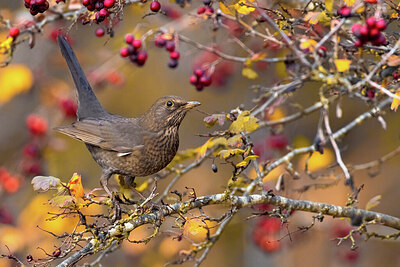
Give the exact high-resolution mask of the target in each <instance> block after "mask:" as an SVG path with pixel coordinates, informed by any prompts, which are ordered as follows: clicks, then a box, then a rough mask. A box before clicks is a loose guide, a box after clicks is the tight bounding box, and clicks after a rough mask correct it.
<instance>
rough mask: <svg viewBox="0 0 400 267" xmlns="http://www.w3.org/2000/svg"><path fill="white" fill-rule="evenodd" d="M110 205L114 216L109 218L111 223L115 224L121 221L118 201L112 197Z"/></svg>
mask: <svg viewBox="0 0 400 267" xmlns="http://www.w3.org/2000/svg"><path fill="white" fill-rule="evenodd" d="M112 203H113V212H114V214H113V216H112V218H111V222H115V221H118V220H120V219H121V205H120V204H119V201H118V199H117V198H116V197H115V196H113V197H112Z"/></svg>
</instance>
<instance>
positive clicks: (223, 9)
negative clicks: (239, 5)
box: [219, 1, 235, 16]
mask: <svg viewBox="0 0 400 267" xmlns="http://www.w3.org/2000/svg"><path fill="white" fill-rule="evenodd" d="M219 9H220V10H221V12H222V13H224V14H226V15H231V16H234V15H235V14H234V13H233V12H232V11H231V8H229V7H227V6H226V5H225V4H224V3H223V2H222V1H220V2H219Z"/></svg>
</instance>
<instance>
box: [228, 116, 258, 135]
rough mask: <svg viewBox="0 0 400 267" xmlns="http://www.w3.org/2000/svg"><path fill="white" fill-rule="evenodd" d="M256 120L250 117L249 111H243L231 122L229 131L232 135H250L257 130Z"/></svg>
mask: <svg viewBox="0 0 400 267" xmlns="http://www.w3.org/2000/svg"><path fill="white" fill-rule="evenodd" d="M258 126H259V125H258V119H257V118H255V117H253V116H250V111H248V110H245V111H243V112H242V113H240V114H239V116H238V118H237V119H236V120H235V121H234V122H232V124H231V126H230V127H229V131H230V132H231V133H234V134H238V133H241V132H246V133H251V132H253V131H255V130H257V128H258Z"/></svg>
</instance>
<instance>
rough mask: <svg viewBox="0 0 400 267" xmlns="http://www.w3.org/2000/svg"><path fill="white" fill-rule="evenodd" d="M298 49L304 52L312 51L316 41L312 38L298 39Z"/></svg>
mask: <svg viewBox="0 0 400 267" xmlns="http://www.w3.org/2000/svg"><path fill="white" fill-rule="evenodd" d="M300 42H301V43H300V49H301V50H304V51H306V52H314V50H315V46H316V45H317V41H315V40H313V39H303V40H301V41H300Z"/></svg>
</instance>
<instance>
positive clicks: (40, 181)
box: [31, 176, 61, 192]
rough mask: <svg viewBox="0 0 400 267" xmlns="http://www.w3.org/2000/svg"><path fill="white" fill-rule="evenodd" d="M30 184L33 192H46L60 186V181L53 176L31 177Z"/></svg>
mask: <svg viewBox="0 0 400 267" xmlns="http://www.w3.org/2000/svg"><path fill="white" fill-rule="evenodd" d="M31 184H32V185H33V190H35V191H39V190H40V191H43V192H45V191H48V190H49V189H56V188H57V187H58V186H59V185H60V184H61V181H60V179H58V178H56V177H53V176H36V177H33V179H32V181H31Z"/></svg>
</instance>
